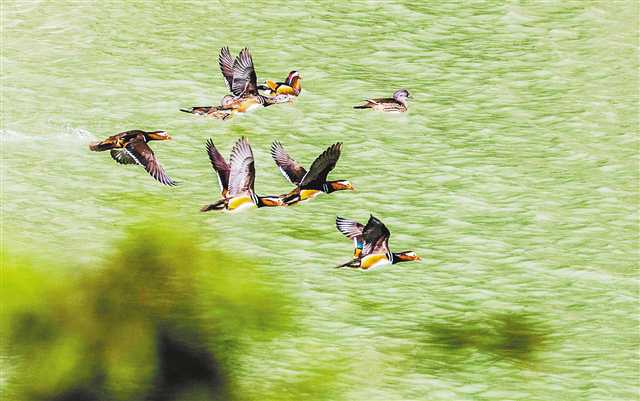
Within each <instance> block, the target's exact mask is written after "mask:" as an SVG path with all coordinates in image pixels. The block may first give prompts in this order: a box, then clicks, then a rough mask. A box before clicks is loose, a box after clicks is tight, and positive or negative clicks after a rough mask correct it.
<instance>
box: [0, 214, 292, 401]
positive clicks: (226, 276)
mask: <svg viewBox="0 0 640 401" xmlns="http://www.w3.org/2000/svg"><path fill="white" fill-rule="evenodd" d="M144 226H146V225H142V226H141V227H144ZM148 226H151V225H148ZM192 240H195V238H193V237H192V236H190V235H189V234H186V233H184V232H180V233H178V232H172V231H170V230H161V229H153V230H148V229H146V228H145V229H134V230H131V231H130V233H129V234H128V235H127V237H126V239H124V240H123V241H122V242H121V243H120V244H119V245H118V246H117V251H116V252H115V254H113V255H112V256H111V257H109V258H108V260H106V261H105V263H104V265H103V266H99V267H97V268H94V269H88V268H83V269H81V273H77V274H72V273H61V271H69V269H58V268H56V266H46V268H45V267H43V266H33V265H31V264H30V263H29V262H28V261H25V260H16V259H12V258H11V257H10V256H9V255H6V253H5V254H3V255H2V260H3V261H4V263H3V264H4V268H3V271H2V280H3V285H2V286H3V291H2V304H3V309H2V319H1V326H0V329H1V334H2V338H3V339H4V340H3V342H2V344H3V348H5V349H4V350H3V351H7V350H8V349H10V350H11V352H10V353H8V354H10V355H11V358H10V359H9V360H7V361H4V362H3V363H6V366H5V367H6V368H7V369H6V371H7V372H8V375H7V377H6V379H7V383H6V385H5V386H4V387H5V388H4V390H5V391H4V393H5V395H8V396H10V397H9V398H11V399H16V400H75V401H83V400H145V399H149V400H165V399H166V400H201V399H206V400H216V399H220V400H232V399H236V398H237V395H236V394H235V392H234V385H233V382H232V379H231V376H230V374H229V372H230V371H231V370H232V369H233V366H234V363H235V357H236V356H237V355H239V353H241V352H242V348H243V347H244V346H246V344H247V343H248V342H249V341H252V342H255V341H256V340H258V341H260V340H268V339H270V338H272V337H273V336H274V335H277V334H278V333H280V332H282V331H284V330H286V328H287V322H288V321H289V319H288V318H287V314H288V310H289V309H288V308H289V306H288V305H291V304H292V303H291V302H289V301H288V300H287V297H285V296H283V294H281V293H280V292H279V291H277V290H275V288H276V284H275V283H273V280H266V279H265V278H264V277H261V273H260V271H259V267H257V266H255V265H254V264H252V263H248V262H247V261H246V260H242V259H241V258H237V257H235V256H234V257H230V256H228V255H226V254H224V253H221V252H217V251H212V252H203V251H201V250H199V249H198V248H197V247H196V246H194V245H192V244H193V242H192ZM60 261H61V263H63V261H64V255H61V257H60ZM3 353H4V354H5V355H6V354H7V352H3ZM9 367H10V368H9Z"/></svg>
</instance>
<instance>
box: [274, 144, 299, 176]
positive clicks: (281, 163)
mask: <svg viewBox="0 0 640 401" xmlns="http://www.w3.org/2000/svg"><path fill="white" fill-rule="evenodd" d="M271 157H273V160H274V161H275V162H276V165H277V166H278V168H279V169H280V172H281V173H282V175H284V176H285V178H286V179H287V180H289V182H290V183H292V184H293V185H298V184H299V183H300V181H302V178H303V177H304V176H305V174H307V170H305V169H304V167H302V166H301V165H300V164H299V163H298V162H296V161H295V160H293V159H292V158H291V156H289V154H288V153H287V152H286V151H285V150H284V147H283V146H282V144H281V143H280V142H278V141H275V142H273V143H272V144H271Z"/></svg>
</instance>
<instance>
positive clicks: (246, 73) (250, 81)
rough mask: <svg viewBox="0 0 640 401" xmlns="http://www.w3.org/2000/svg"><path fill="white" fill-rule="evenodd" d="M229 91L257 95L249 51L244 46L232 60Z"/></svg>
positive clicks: (254, 73)
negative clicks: (231, 76)
mask: <svg viewBox="0 0 640 401" xmlns="http://www.w3.org/2000/svg"><path fill="white" fill-rule="evenodd" d="M231 92H232V93H233V94H234V95H235V96H245V95H254V96H258V78H257V77H256V70H255V69H254V67H253V58H252V57H251V52H249V49H247V48H246V47H245V48H244V49H242V50H241V51H240V54H239V55H238V57H237V58H236V59H235V61H234V62H233V82H232V84H231Z"/></svg>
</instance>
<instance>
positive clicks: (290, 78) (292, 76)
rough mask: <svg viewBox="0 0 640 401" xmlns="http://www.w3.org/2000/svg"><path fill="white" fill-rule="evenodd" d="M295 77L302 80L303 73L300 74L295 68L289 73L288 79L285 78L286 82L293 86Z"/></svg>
mask: <svg viewBox="0 0 640 401" xmlns="http://www.w3.org/2000/svg"><path fill="white" fill-rule="evenodd" d="M294 79H296V80H301V79H302V74H300V73H299V72H298V71H295V70H293V71H291V72H290V73H289V75H287V79H285V84H287V85H289V86H291V84H292V83H293V80H294Z"/></svg>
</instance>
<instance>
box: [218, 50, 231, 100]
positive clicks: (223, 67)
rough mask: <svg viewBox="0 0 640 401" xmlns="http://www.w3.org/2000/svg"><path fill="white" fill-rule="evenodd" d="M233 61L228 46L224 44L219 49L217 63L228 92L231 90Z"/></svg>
mask: <svg viewBox="0 0 640 401" xmlns="http://www.w3.org/2000/svg"><path fill="white" fill-rule="evenodd" d="M233 63H234V60H233V57H231V53H229V48H228V47H226V46H225V47H223V48H222V49H220V54H219V55H218V65H220V71H222V76H223V77H224V83H225V84H226V85H227V89H229V92H231V87H232V85H233Z"/></svg>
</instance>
